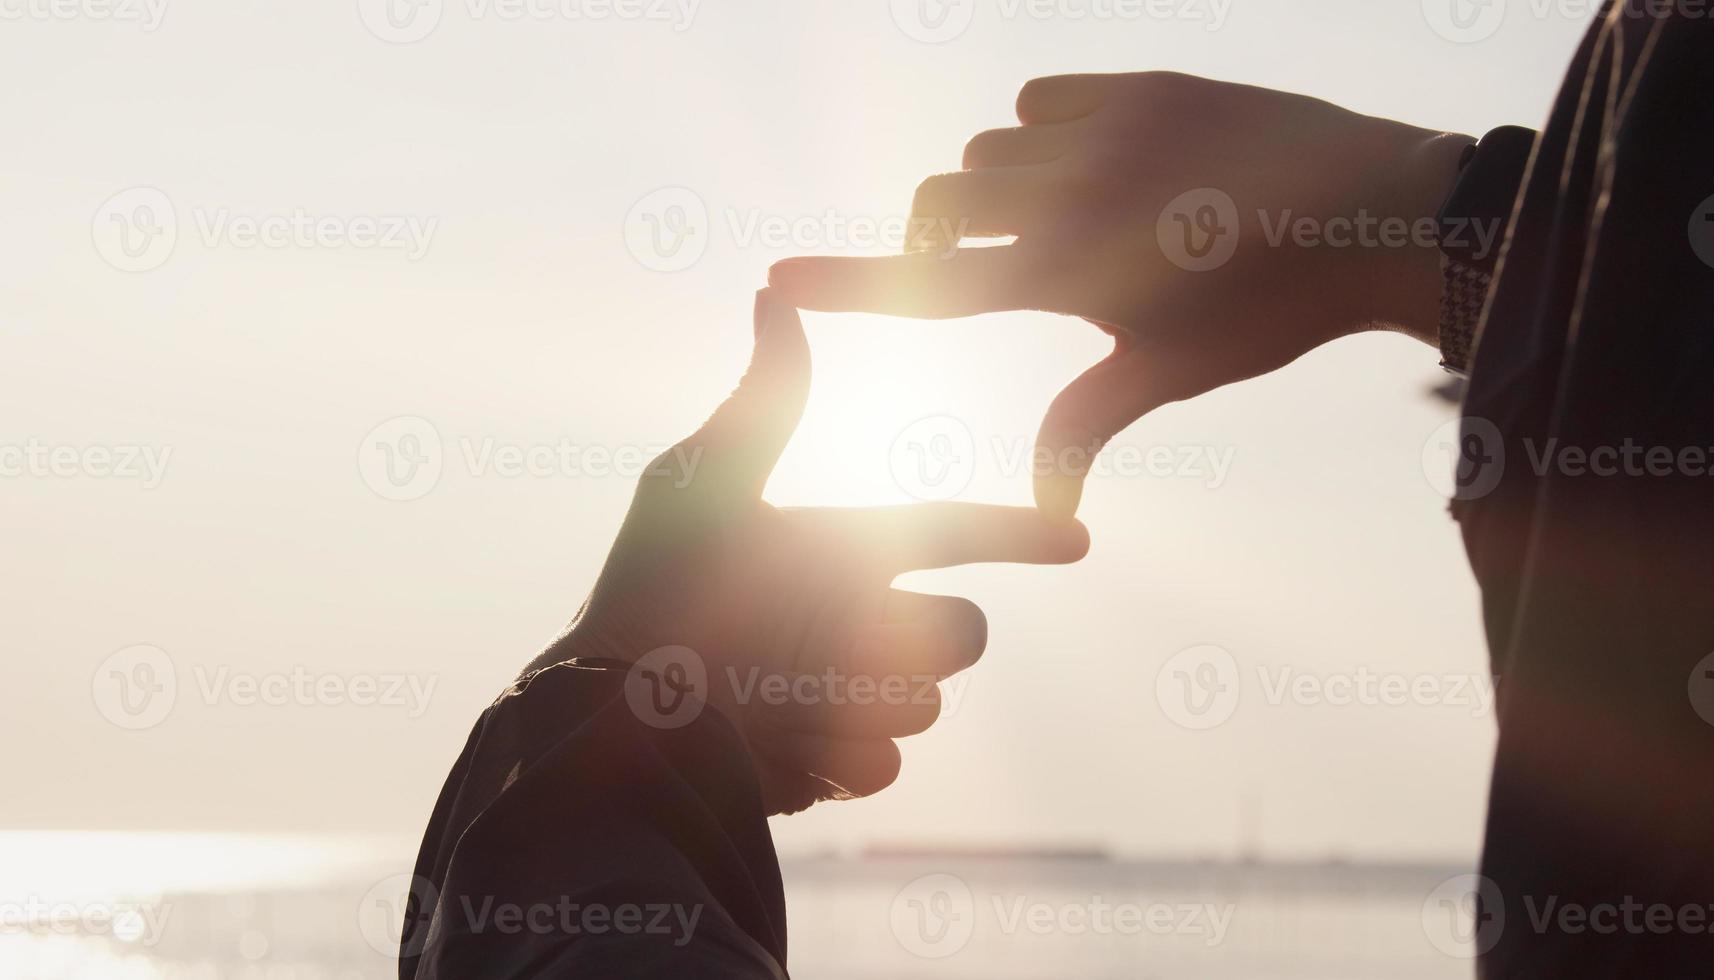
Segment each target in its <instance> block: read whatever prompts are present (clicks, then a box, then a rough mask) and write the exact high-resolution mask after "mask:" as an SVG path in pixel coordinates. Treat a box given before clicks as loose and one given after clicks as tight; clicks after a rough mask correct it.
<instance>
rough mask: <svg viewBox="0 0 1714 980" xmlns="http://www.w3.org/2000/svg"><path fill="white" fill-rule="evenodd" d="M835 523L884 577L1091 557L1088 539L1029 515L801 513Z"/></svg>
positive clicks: (993, 510)
mask: <svg viewBox="0 0 1714 980" xmlns="http://www.w3.org/2000/svg"><path fill="white" fill-rule="evenodd" d="M796 513H800V514H805V515H808V516H809V517H810V518H811V519H814V520H818V521H828V522H831V524H830V525H829V526H830V530H831V533H833V534H834V535H836V536H838V537H839V538H840V539H841V540H842V541H844V542H845V543H846V545H847V547H849V548H850V549H851V551H852V553H854V554H857V555H861V556H863V557H864V561H865V562H866V564H868V565H869V566H871V567H873V568H875V569H879V570H880V571H881V572H882V573H884V574H887V575H900V574H903V573H905V572H910V571H917V570H921V569H931V568H950V567H952V566H954V565H973V564H979V563H983V562H1014V563H1018V564H1028V565H1066V564H1070V563H1072V562H1075V561H1078V560H1080V559H1082V558H1083V556H1084V555H1085V554H1087V553H1088V551H1089V531H1088V529H1086V528H1085V527H1084V526H1083V525H1082V524H1079V523H1077V522H1076V521H1061V520H1051V519H1049V518H1048V517H1046V516H1045V515H1043V514H1042V513H1041V512H1040V511H1039V510H1036V509H1034V508H1030V507H1001V506H998V505H994V504H967V503H949V502H942V503H925V504H910V505H906V506H901V507H863V508H820V509H817V510H813V511H797V512H796Z"/></svg>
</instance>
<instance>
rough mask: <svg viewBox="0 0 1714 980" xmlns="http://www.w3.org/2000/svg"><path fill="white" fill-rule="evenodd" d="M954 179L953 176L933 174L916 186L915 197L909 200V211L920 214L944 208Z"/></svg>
mask: <svg viewBox="0 0 1714 980" xmlns="http://www.w3.org/2000/svg"><path fill="white" fill-rule="evenodd" d="M955 177H956V175H955V174H935V175H934V176H932V177H929V178H927V179H925V180H924V181H923V182H922V183H920V184H918V185H917V190H916V195H915V196H914V197H913V198H912V199H911V210H912V211H913V212H915V213H917V214H922V213H925V212H932V211H933V210H934V209H936V208H940V207H943V206H945V204H946V202H947V200H948V199H949V197H950V196H951V191H952V186H953V181H954V178H955Z"/></svg>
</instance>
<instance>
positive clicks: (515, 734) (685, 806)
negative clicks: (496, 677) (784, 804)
mask: <svg viewBox="0 0 1714 980" xmlns="http://www.w3.org/2000/svg"><path fill="white" fill-rule="evenodd" d="M624 676H625V675H624V672H623V671H622V670H602V669H586V668H580V667H578V666H575V665H570V664H564V665H559V666H555V667H550V668H548V669H547V670H544V671H542V672H540V673H538V674H536V675H534V676H533V677H531V678H529V679H528V680H526V681H523V682H520V683H519V684H518V685H516V686H515V687H514V688H513V689H511V690H509V691H508V692H507V693H506V694H505V695H503V696H502V697H501V698H500V699H499V700H498V701H497V702H495V704H494V705H493V707H491V708H489V709H488V710H487V711H486V712H485V713H484V714H483V716H482V718H481V719H480V720H479V721H478V722H477V724H476V728H475V730H474V731H473V732H472V733H471V735H470V739H469V742H468V743H467V744H466V746H465V749H464V752H463V754H462V755H461V756H460V757H459V759H458V762H457V763H456V764H455V766H454V767H453V770H452V773H451V775H450V776H449V777H448V779H447V782H446V786H445V788H444V789H443V790H442V792H441V796H440V800H439V802H438V803H437V804H436V806H435V810H434V814H433V816H432V818H431V820H430V823H429V827H428V830H427V832H426V833H425V834H424V837H423V844H422V849H421V852H420V854H419V856H418V859H417V867H416V875H415V878H414V880H413V883H412V888H411V894H410V896H409V903H408V905H407V920H406V923H405V927H404V930H403V940H402V942H401V949H400V962H399V976H400V978H401V980H413V978H414V980H486V978H495V980H502V978H504V980H511V978H524V977H543V978H546V977H613V976H624V977H641V978H652V977H661V978H666V977H691V976H694V977H712V978H716V980H723V978H731V980H738V978H743V980H753V978H756V980H759V978H784V977H785V976H786V972H785V967H784V964H785V957H786V945H785V904H784V897H783V893H782V890H781V885H780V876H779V865H778V863H777V860H776V858H775V854H774V850H773V844H772V841H771V839H770V837H769V834H768V828H767V823H766V820H765V817H764V814H763V812H762V807H761V795H760V790H759V788H758V786H757V783H756V777H755V775H754V771H753V769H752V767H751V764H750V762H749V756H748V753H747V752H746V751H745V749H744V746H743V744H742V741H741V739H740V736H739V735H738V733H737V732H736V731H735V730H734V729H733V728H732V727H731V725H730V724H729V723H728V722H727V721H726V720H725V718H724V717H723V716H722V715H720V714H719V713H718V712H715V711H704V712H701V713H700V714H699V715H698V716H697V717H696V719H695V720H694V721H692V722H691V723H690V724H689V725H686V726H685V727H682V728H677V729H671V730H667V729H662V728H658V727H651V726H650V725H648V724H645V723H644V722H643V721H641V720H639V718H638V717H637V715H636V714H634V713H633V712H632V711H631V710H630V707H629V705H628V703H627V701H626V698H625V696H624Z"/></svg>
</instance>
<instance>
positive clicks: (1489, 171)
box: [1438, 126, 1536, 375]
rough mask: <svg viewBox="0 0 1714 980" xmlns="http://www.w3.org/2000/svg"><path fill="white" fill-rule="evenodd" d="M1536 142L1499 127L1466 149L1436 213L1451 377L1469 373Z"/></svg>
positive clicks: (1525, 132) (1531, 134) (1444, 345)
mask: <svg viewBox="0 0 1714 980" xmlns="http://www.w3.org/2000/svg"><path fill="white" fill-rule="evenodd" d="M1535 140H1536V132H1535V130H1532V129H1525V128H1524V127H1522V126H1501V127H1500V128H1499V129H1496V130H1493V131H1492V132H1490V133H1488V135H1486V136H1484V137H1482V139H1481V140H1480V141H1479V142H1477V143H1475V144H1473V145H1471V146H1469V147H1468V148H1466V149H1465V151H1464V156H1463V158H1462V159H1461V160H1460V161H1459V173H1458V181H1457V183H1455V184H1454V185H1453V187H1452V194H1451V195H1450V196H1448V197H1447V199H1446V203H1445V204H1444V205H1443V206H1442V207H1441V209H1440V216H1439V219H1438V221H1439V230H1440V237H1439V245H1440V256H1441V261H1440V264H1441V269H1442V271H1443V272H1444V274H1445V277H1446V282H1445V292H1444V293H1443V294H1442V297H1441V304H1440V366H1441V367H1443V368H1445V369H1446V370H1448V371H1450V372H1452V373H1454V374H1459V375H1462V374H1464V373H1466V372H1467V371H1468V370H1469V366H1470V350H1471V347H1472V346H1473V344H1474V342H1475V338H1476V330H1477V328H1478V327H1479V326H1480V324H1481V321H1482V310H1483V308H1484V307H1485V306H1486V305H1487V302H1488V293H1489V291H1490V290H1491V289H1492V288H1493V285H1494V272H1495V270H1496V269H1498V267H1499V264H1500V248H1501V246H1502V245H1503V244H1504V242H1505V232H1506V226H1507V224H1508V222H1510V220H1511V216H1512V208H1513V206H1514V205H1515V204H1516V202H1517V197H1518V191H1519V189H1520V188H1521V187H1522V186H1523V182H1524V172H1525V171H1526V170H1527V169H1528V167H1529V160H1530V153H1531V152H1532V151H1533V150H1534V149H1535Z"/></svg>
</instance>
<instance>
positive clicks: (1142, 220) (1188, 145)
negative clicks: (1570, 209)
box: [769, 72, 1471, 516]
mask: <svg viewBox="0 0 1714 980" xmlns="http://www.w3.org/2000/svg"><path fill="white" fill-rule="evenodd" d="M1017 111H1018V118H1019V120H1020V121H1022V122H1023V124H1024V125H1023V126H1021V127H1017V128H1013V129H996V130H990V131H988V132H985V133H981V134H979V135H978V136H976V137H975V138H974V139H972V140H971V141H970V143H969V145H968V146H967V147H966V148H965V151H964V167H965V169H964V170H962V171H960V172H957V173H948V174H941V175H939V176H935V177H930V178H929V179H928V180H926V181H924V182H923V184H922V185H921V186H920V187H919V188H918V189H917V193H916V199H915V204H914V206H913V209H912V210H913V227H917V228H948V229H962V231H963V234H964V235H965V236H967V237H992V236H1006V235H1016V236H1017V241H1016V242H1015V243H1014V244H1011V245H1006V246H995V247H988V248H967V249H963V250H962V251H956V252H949V251H948V246H950V245H954V244H956V243H950V242H945V241H935V240H932V239H931V240H927V241H920V242H917V243H916V244H917V245H918V246H927V247H924V248H920V250H919V251H917V252H916V253H914V254H908V255H903V256H897V257H890V258H799V259H788V260H786V261H784V262H781V263H779V264H778V265H776V266H775V267H774V268H773V270H772V272H771V273H770V276H769V281H770V283H771V284H772V285H773V286H775V287H776V288H778V289H779V291H780V292H782V293H784V294H785V295H787V296H788V297H790V299H791V300H792V301H793V302H794V303H796V304H797V305H798V306H800V307H802V308H804V309H811V310H825V311H858V310H861V311H867V312H874V313H889V314H895V315H900V316H915V317H929V318H943V317H957V316H968V315H971V314H976V313H983V312H991V311H997V310H1018V309H1039V310H1049V311H1053V312H1057V313H1066V314H1070V315H1074V316H1080V317H1083V318H1085V319H1087V320H1089V321H1091V322H1093V323H1095V324H1096V325H1097V326H1099V327H1101V328H1102V329H1103V330H1105V331H1107V332H1108V333H1110V334H1112V335H1113V337H1114V340H1115V345H1114V350H1113V353H1112V354H1111V355H1110V356H1109V357H1107V358H1106V359H1105V360H1103V361H1101V362H1100V363H1098V364H1096V365H1095V366H1094V367H1092V368H1090V369H1089V370H1088V371H1087V372H1085V373H1084V374H1083V375H1082V376H1081V377H1079V378H1077V379H1076V380H1075V381H1073V382H1072V383H1071V385H1070V386H1069V387H1067V388H1066V389H1065V390H1064V391H1063V392H1062V393H1061V394H1060V395H1059V397H1058V398H1056V399H1055V400H1054V402H1053V405H1052V406H1051V407H1050V408H1049V410H1048V413H1047V418H1046V420H1045V421H1044V422H1043V424H1042V428H1041V432H1040V434H1039V436H1038V444H1037V454H1036V461H1037V466H1036V474H1035V475H1036V488H1035V489H1036V500H1037V503H1038V505H1039V506H1040V507H1041V508H1042V509H1043V510H1044V512H1047V513H1049V514H1053V515H1058V516H1069V515H1071V514H1073V513H1075V512H1076V509H1077V504H1078V501H1079V499H1080V497H1081V495H1082V484H1083V477H1084V475H1085V474H1086V473H1087V471H1088V466H1089V463H1090V462H1092V459H1093V456H1094V454H1095V452H1097V451H1098V450H1099V449H1100V447H1101V446H1102V445H1104V444H1105V443H1106V441H1107V440H1108V439H1110V438H1112V437H1113V436H1114V435H1116V434H1117V433H1118V432H1119V431H1120V430H1122V429H1124V428H1125V427H1126V426H1128V425H1130V424H1131V423H1132V422H1134V421H1135V420H1137V419H1138V418H1140V417H1142V416H1143V415H1144V414H1146V413H1147V412H1150V411H1152V410H1154V409H1155V408H1157V407H1159V406H1161V405H1163V404H1166V403H1169V402H1173V401H1180V400H1183V399H1186V398H1190V397H1193V396H1195V395H1198V394H1201V393H1203V392H1206V391H1209V390H1212V389H1214V388H1217V387H1220V386H1222V385H1225V384H1229V383H1231V382H1234V381H1240V380H1243V379H1246V378H1251V377H1255V376H1257V375H1260V374H1264V373H1267V372H1269V371H1272V370H1275V369H1277V368H1280V367H1283V366H1284V365H1286V364H1289V363H1290V362H1292V361H1293V360H1295V359H1297V358H1298V357H1300V356H1301V355H1303V354H1304V353H1306V352H1308V351H1310V350H1312V349H1314V348H1315V347H1317V346H1320V345H1321V344H1323V343H1325V342H1327V341H1329V340H1332V339H1334V338H1336V337H1340V336H1343V335H1345V334H1348V333H1352V332H1354V331H1358V330H1363V329H1369V328H1375V327H1380V328H1392V329H1401V330H1404V331H1406V332H1409V333H1411V334H1413V335H1415V336H1418V337H1420V338H1422V339H1424V340H1426V341H1428V342H1430V343H1433V342H1434V338H1435V336H1436V333H1437V326H1436V324H1437V318H1438V303H1439V296H1440V289H1441V279H1440V259H1439V254H1438V252H1437V250H1436V249H1435V247H1434V245H1433V242H1432V240H1428V241H1425V240H1424V237H1425V236H1424V225H1423V223H1424V222H1426V221H1429V220H1432V219H1433V218H1434V217H1435V215H1436V213H1437V212H1438V210H1439V207H1440V204H1441V202H1442V200H1443V199H1444V197H1445V195H1446V194H1447V193H1448V192H1449V191H1450V190H1451V186H1452V183H1453V180H1454V179H1455V177H1456V173H1457V167H1458V158H1459V154H1460V153H1461V152H1462V151H1463V149H1464V147H1465V146H1468V145H1469V143H1470V142H1471V141H1470V140H1469V138H1467V137H1457V136H1445V135H1443V134H1437V133H1433V132H1429V131H1427V130H1422V129H1416V128H1414V127H1410V126H1405V125H1401V124H1399V123H1394V122H1389V121H1386V120H1382V119H1376V118H1373V117H1368V116H1362V115H1358V114H1356V113H1353V112H1349V111H1346V110H1344V109H1341V108H1339V107H1337V106H1333V105H1330V104H1328V103H1326V102H1321V101H1319V100H1316V99H1311V98H1306V97H1303V96H1298V95H1290V94H1285V93H1281V92H1274V91H1269V90H1267V89H1260V88H1253V87H1250V86H1245V85H1231V84H1226V83H1222V82H1215V81H1209V80H1206V79H1201V78H1194V77H1191V76H1186V75H1176V74H1169V73H1156V72H1147V73H1141V74H1129V75H1068V76H1058V77H1052V78H1041V79H1036V80H1035V81H1032V82H1030V83H1029V84H1028V85H1026V86H1024V89H1023V92H1022V93H1021V94H1020V96H1019V97H1018V105H1017ZM1305 219H1307V220H1308V221H1310V222H1313V224H1312V225H1310V226H1307V227H1309V228H1310V229H1311V230H1312V231H1313V232H1314V233H1315V234H1316V235H1317V236H1318V237H1319V238H1320V241H1319V244H1308V245H1306V244H1303V241H1305V239H1302V238H1300V237H1299V235H1298V233H1297V230H1296V229H1297V228H1298V227H1299V226H1298V223H1299V222H1301V221H1304V220H1305ZM1365 219H1372V221H1373V222H1374V224H1373V225H1372V226H1371V228H1370V231H1369V232H1368V236H1369V239H1370V240H1371V244H1367V245H1365V244H1360V243H1359V242H1358V241H1357V239H1358V238H1359V237H1361V236H1363V235H1364V232H1363V230H1362V226H1361V225H1360V224H1359V223H1360V222H1362V221H1364V220H1365ZM1383 220H1388V221H1390V222H1391V225H1390V226H1389V227H1391V228H1392V229H1393V230H1394V231H1397V230H1398V229H1399V228H1400V227H1401V226H1403V227H1406V228H1408V230H1409V234H1408V236H1407V237H1408V241H1404V242H1399V241H1398V239H1397V238H1396V237H1392V236H1388V237H1386V238H1383V226H1382V225H1381V224H1380V222H1381V221H1383ZM1282 222H1284V223H1283V224H1282ZM1346 222H1348V223H1349V224H1345V223H1346ZM1340 241H1346V244H1345V245H1340V244H1338V242H1340ZM1228 250H1231V251H1228Z"/></svg>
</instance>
